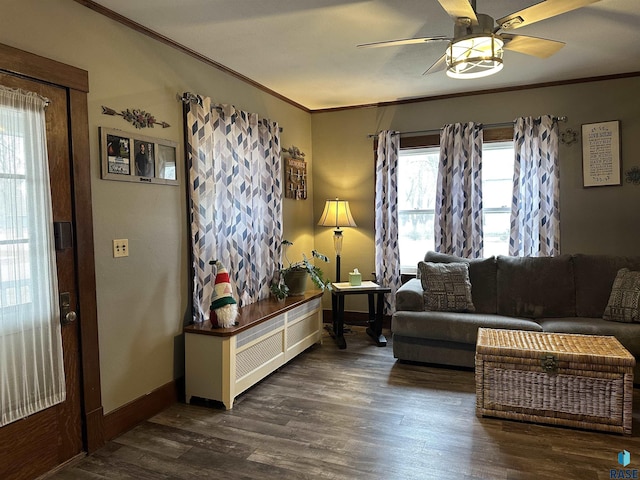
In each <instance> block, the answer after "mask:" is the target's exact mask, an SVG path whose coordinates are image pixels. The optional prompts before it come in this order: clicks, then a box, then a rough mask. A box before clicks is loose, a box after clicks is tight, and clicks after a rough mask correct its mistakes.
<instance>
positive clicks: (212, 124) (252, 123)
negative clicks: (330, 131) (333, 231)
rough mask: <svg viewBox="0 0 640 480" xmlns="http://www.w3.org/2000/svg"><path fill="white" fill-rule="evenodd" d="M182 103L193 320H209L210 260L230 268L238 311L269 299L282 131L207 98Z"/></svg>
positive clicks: (278, 229) (277, 233)
mask: <svg viewBox="0 0 640 480" xmlns="http://www.w3.org/2000/svg"><path fill="white" fill-rule="evenodd" d="M198 100H199V102H195V101H192V102H189V103H187V106H186V116H185V121H186V131H187V132H188V133H187V139H186V140H187V162H188V166H189V194H190V212H191V235H192V243H193V259H194V265H193V268H194V272H195V273H194V291H193V305H194V321H196V322H202V321H204V320H205V319H207V318H208V316H209V304H210V300H211V293H212V291H213V283H214V280H215V277H214V273H215V272H213V271H212V266H211V265H209V261H210V260H213V259H216V260H220V261H221V262H222V264H223V265H224V266H225V267H226V268H227V270H228V271H229V276H230V280H231V284H232V288H233V291H234V292H233V293H234V298H236V299H237V300H238V303H239V305H240V306H242V305H247V304H250V303H253V302H256V301H258V300H261V299H264V298H267V297H268V296H269V283H270V281H271V279H272V278H273V275H274V273H275V270H276V269H277V268H278V266H279V265H280V245H281V243H282V184H281V168H282V167H281V155H280V150H281V146H280V129H279V127H278V124H277V123H276V122H272V121H269V120H266V119H261V118H259V117H258V115H257V114H253V113H247V112H244V111H242V110H238V109H236V108H235V107H234V106H232V105H222V104H215V103H213V102H212V100H211V99H210V98H208V97H198Z"/></svg>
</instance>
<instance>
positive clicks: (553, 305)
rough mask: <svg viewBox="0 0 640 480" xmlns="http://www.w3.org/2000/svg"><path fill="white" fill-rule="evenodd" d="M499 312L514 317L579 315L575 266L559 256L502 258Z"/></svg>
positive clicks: (566, 257) (499, 258)
mask: <svg viewBox="0 0 640 480" xmlns="http://www.w3.org/2000/svg"><path fill="white" fill-rule="evenodd" d="M496 263H497V267H498V274H497V277H498V282H497V284H498V313H499V314H500V315H507V316H510V317H527V318H543V317H545V318H547V317H570V316H574V315H575V314H576V307H575V303H576V300H575V288H574V279H573V263H572V262H571V256H570V255H560V256H558V257H506V256H502V255H500V256H498V259H497V262H496Z"/></svg>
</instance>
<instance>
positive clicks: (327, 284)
mask: <svg viewBox="0 0 640 480" xmlns="http://www.w3.org/2000/svg"><path fill="white" fill-rule="evenodd" d="M291 245H293V243H292V242H290V241H289V240H283V241H282V248H283V249H284V258H285V260H286V261H287V264H288V266H287V267H285V268H281V269H280V271H279V274H280V277H279V278H280V279H281V280H279V281H284V277H286V275H287V274H288V273H290V272H292V271H294V270H299V271H300V270H306V272H307V273H308V274H309V276H310V277H311V280H312V281H313V283H314V284H315V285H316V286H317V287H318V288H319V289H321V290H324V289H325V288H327V289H329V290H330V289H331V281H330V280H328V279H325V278H324V274H323V273H322V269H321V268H320V267H318V266H317V265H314V264H313V263H311V261H310V260H309V259H308V258H307V256H306V255H305V254H304V253H303V254H302V260H299V261H297V262H291V261H290V260H289V257H288V256H287V249H288V248H289V247H290V246H291ZM311 256H312V258H316V259H318V260H321V261H323V262H326V263H328V262H329V257H327V256H326V255H323V254H322V253H320V252H318V251H317V250H311ZM272 292H273V290H272Z"/></svg>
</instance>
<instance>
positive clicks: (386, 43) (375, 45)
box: [357, 36, 451, 48]
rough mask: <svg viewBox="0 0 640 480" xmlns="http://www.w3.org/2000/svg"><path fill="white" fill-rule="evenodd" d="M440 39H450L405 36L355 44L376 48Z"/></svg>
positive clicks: (446, 38)
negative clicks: (397, 38) (403, 37)
mask: <svg viewBox="0 0 640 480" xmlns="http://www.w3.org/2000/svg"><path fill="white" fill-rule="evenodd" d="M440 40H447V41H449V40H451V39H450V38H449V37H443V36H437V37H420V38H405V39H401V40H388V41H384V42H373V43H361V44H360V45H357V47H359V48H378V47H397V46H400V45H412V44H414V43H425V42H436V41H440Z"/></svg>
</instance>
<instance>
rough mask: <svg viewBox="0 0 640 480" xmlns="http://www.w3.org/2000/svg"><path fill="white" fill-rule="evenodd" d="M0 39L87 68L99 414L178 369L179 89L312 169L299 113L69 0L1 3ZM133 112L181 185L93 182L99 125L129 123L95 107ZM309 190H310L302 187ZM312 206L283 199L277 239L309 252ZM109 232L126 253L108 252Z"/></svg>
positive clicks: (182, 291)
mask: <svg viewBox="0 0 640 480" xmlns="http://www.w3.org/2000/svg"><path fill="white" fill-rule="evenodd" d="M2 7H3V12H2V15H1V16H0V42H2V43H4V44H7V45H10V46H13V47H16V48H20V49H23V50H27V51H30V52H32V53H36V54H38V55H42V56H44V57H49V58H52V59H54V60H57V61H60V62H63V63H67V64H70V65H73V66H76V67H79V68H83V69H85V70H87V71H88V72H89V87H90V93H89V96H88V102H89V132H90V141H91V168H92V191H93V194H92V195H93V218H94V234H95V254H96V276H97V288H98V291H97V300H98V323H99V341H100V370H101V377H102V398H103V405H104V408H105V412H107V413H108V412H110V411H112V410H114V409H116V408H118V407H120V406H122V405H124V404H126V403H127V402H129V401H131V400H134V399H136V398H138V397H140V396H143V395H145V394H146V393H148V392H150V391H152V390H154V389H156V388H158V387H160V386H162V385H164V384H166V383H167V382H170V381H171V380H173V379H174V378H177V377H179V376H181V375H182V374H183V372H184V366H183V365H184V360H183V358H184V357H183V355H184V353H183V347H182V345H183V344H182V338H181V332H182V326H183V323H184V321H185V319H188V318H189V316H190V306H189V299H188V297H189V295H188V282H187V276H188V272H189V265H188V245H189V244H188V241H189V240H188V238H189V237H188V233H187V218H186V200H185V198H186V194H185V188H186V187H185V181H184V162H183V153H182V152H183V148H182V144H183V135H182V104H181V103H180V102H178V101H177V100H176V94H178V93H182V92H184V91H190V92H194V93H199V94H203V95H208V96H211V97H212V98H213V99H215V100H216V101H218V102H221V103H232V104H234V105H236V106H237V107H239V108H242V109H244V110H247V111H250V112H257V113H259V114H260V115H262V116H265V117H268V118H271V119H273V120H277V121H278V122H279V123H280V125H281V126H282V127H283V128H284V132H283V134H282V145H283V146H285V147H289V146H291V145H292V144H293V145H296V146H298V147H299V148H300V149H301V150H302V151H303V152H305V153H306V154H307V156H306V159H307V161H308V163H309V165H308V169H309V170H310V171H311V172H312V164H313V156H312V155H311V119H310V115H309V114H308V113H306V112H304V111H302V110H300V109H298V108H295V107H293V106H291V105H289V104H287V103H285V102H282V101H281V100H278V99H276V98H275V97H273V96H270V95H268V94H266V93H264V92H262V91H260V90H258V89H256V88H254V87H251V86H249V85H247V84H246V83H244V82H241V81H239V80H237V79H235V78H233V77H231V76H229V75H227V74H224V73H222V72H220V71H219V70H216V69H214V68H211V67H208V66H206V65H204V64H203V63H201V62H198V61H196V60H194V59H192V58H191V57H189V56H187V55H184V54H182V53H179V52H178V51H177V50H174V49H172V48H170V47H168V46H165V45H163V44H161V43H159V42H156V41H154V40H152V39H150V38H148V37H146V36H143V35H141V34H139V33H136V32H135V31H133V30H131V29H128V28H126V27H124V26H122V25H119V24H118V23H116V22H114V21H111V20H109V19H107V18H105V17H103V16H101V15H99V14H97V13H94V12H93V11H91V10H89V9H88V8H86V7H83V6H81V5H80V4H78V3H76V2H73V1H71V0H46V1H43V0H5V1H3V5H2ZM101 105H106V106H109V107H111V108H114V109H116V110H118V111H119V110H124V109H126V108H141V109H143V110H146V111H148V112H150V113H152V114H153V115H155V117H156V119H158V120H163V121H166V122H168V123H169V124H171V127H170V128H167V129H162V128H159V127H156V128H153V129H145V130H141V131H139V133H142V134H145V135H150V136H154V137H160V138H165V139H168V140H172V141H175V142H178V144H179V145H180V147H179V155H178V157H179V166H178V168H179V172H180V175H181V185H180V187H174V186H162V185H138V184H133V183H125V182H115V181H107V180H101V179H100V155H99V151H98V150H99V148H98V142H99V139H98V127H99V126H104V127H109V128H118V129H121V130H126V131H135V130H136V129H135V128H134V127H133V126H132V125H130V124H129V123H127V122H126V121H124V120H123V119H122V118H121V117H110V116H106V115H102V114H101ZM309 194H310V195H311V196H312V195H313V190H312V189H311V191H310V192H309ZM312 207H313V206H312V202H311V201H310V200H308V201H304V202H300V201H299V202H295V201H294V200H285V202H284V217H285V222H284V229H285V237H286V238H288V239H290V240H292V241H294V242H295V244H296V248H299V249H300V250H311V249H312V248H313V236H312V235H311V232H312V231H313V227H312ZM114 238H128V239H129V248H130V253H131V255H130V256H129V257H128V258H123V259H114V258H112V247H111V242H112V239H114Z"/></svg>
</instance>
